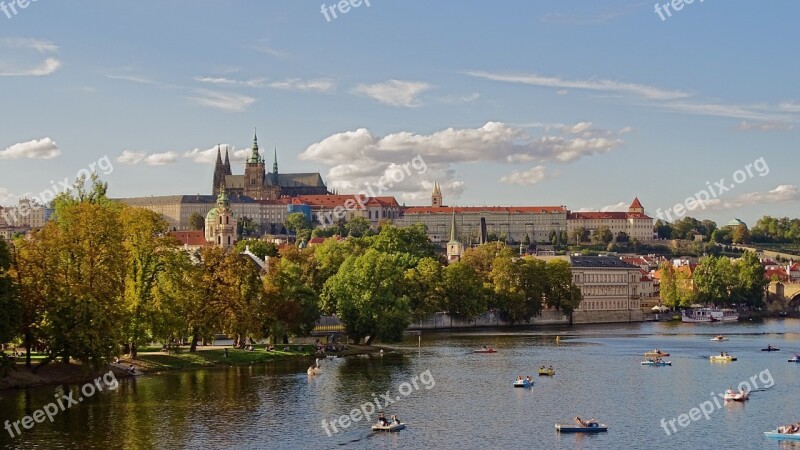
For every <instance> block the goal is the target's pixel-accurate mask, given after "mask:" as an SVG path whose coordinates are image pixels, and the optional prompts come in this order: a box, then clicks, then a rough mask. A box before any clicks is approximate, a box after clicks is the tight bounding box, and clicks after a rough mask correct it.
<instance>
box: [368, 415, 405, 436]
mask: <svg viewBox="0 0 800 450" xmlns="http://www.w3.org/2000/svg"><path fill="white" fill-rule="evenodd" d="M405 428H406V424H405V423H403V422H400V419H398V418H397V416H394V415H393V416H392V419H391V420H389V419H387V418H386V416H384V415H383V413H381V414H380V416H378V423H376V424H375V425H373V426H372V431H386V432H390V433H391V432H394V431H400V430H404V429H405Z"/></svg>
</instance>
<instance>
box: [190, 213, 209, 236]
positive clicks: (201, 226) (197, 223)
mask: <svg viewBox="0 0 800 450" xmlns="http://www.w3.org/2000/svg"><path fill="white" fill-rule="evenodd" d="M205 228H206V218H205V217H203V216H201V215H200V214H199V213H196V212H194V213H192V215H191V216H189V229H190V230H195V231H201V230H205Z"/></svg>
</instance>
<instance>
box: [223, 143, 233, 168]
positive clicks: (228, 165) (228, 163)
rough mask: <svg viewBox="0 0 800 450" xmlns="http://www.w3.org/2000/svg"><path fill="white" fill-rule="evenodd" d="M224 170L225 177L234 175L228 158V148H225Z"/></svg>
mask: <svg viewBox="0 0 800 450" xmlns="http://www.w3.org/2000/svg"><path fill="white" fill-rule="evenodd" d="M223 168H224V169H225V175H233V174H232V173H231V159H230V157H229V156H228V147H227V146H226V147H225V164H223Z"/></svg>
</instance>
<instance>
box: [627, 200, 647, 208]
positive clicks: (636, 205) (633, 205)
mask: <svg viewBox="0 0 800 450" xmlns="http://www.w3.org/2000/svg"><path fill="white" fill-rule="evenodd" d="M634 208H641V209H644V206H642V202H640V201H639V197H634V199H633V203H631V206H630V207H629V209H634Z"/></svg>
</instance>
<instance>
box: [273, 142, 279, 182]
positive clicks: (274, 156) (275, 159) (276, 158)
mask: <svg viewBox="0 0 800 450" xmlns="http://www.w3.org/2000/svg"><path fill="white" fill-rule="evenodd" d="M272 173H274V174H275V175H278V146H277V145H276V146H275V153H274V155H273V158H272Z"/></svg>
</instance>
